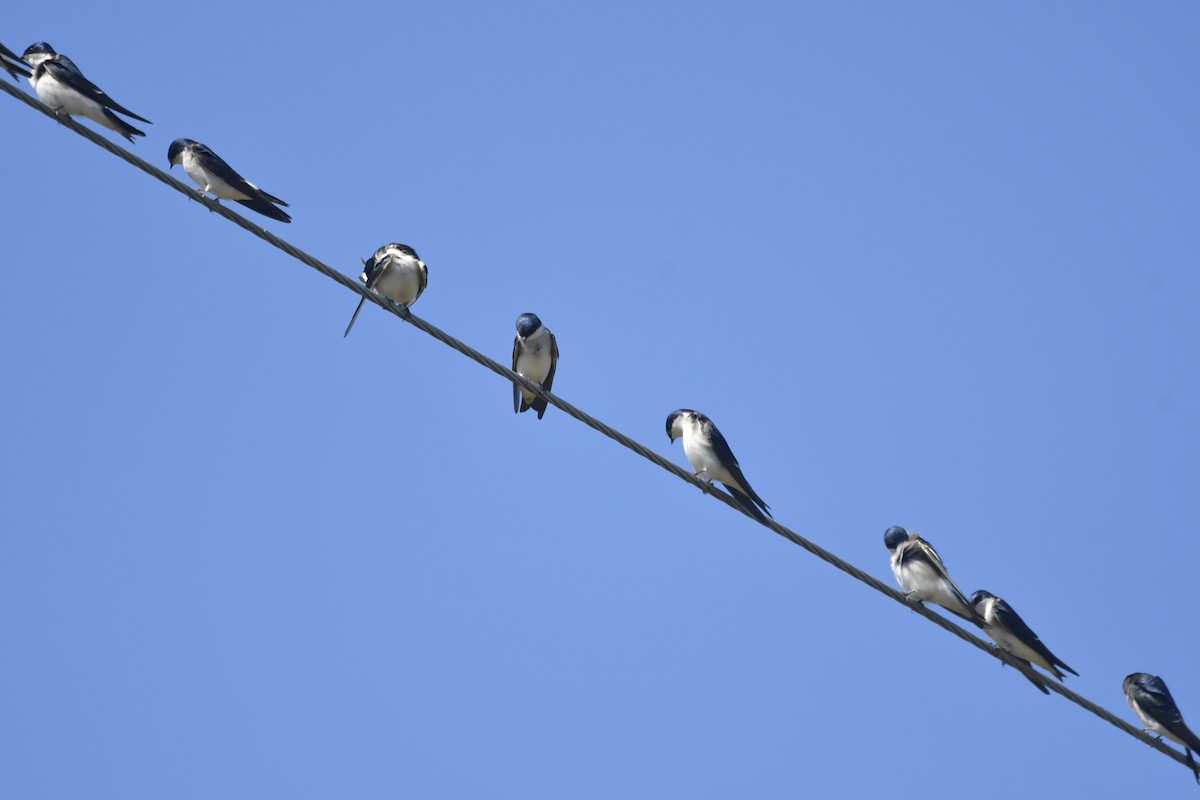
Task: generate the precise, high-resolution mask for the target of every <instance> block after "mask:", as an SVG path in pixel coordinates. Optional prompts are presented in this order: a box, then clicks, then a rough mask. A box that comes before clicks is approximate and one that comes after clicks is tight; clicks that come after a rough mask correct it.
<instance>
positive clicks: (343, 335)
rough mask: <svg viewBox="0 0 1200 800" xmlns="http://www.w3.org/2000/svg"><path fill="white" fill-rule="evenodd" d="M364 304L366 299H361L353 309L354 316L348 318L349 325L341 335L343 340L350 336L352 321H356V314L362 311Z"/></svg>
mask: <svg viewBox="0 0 1200 800" xmlns="http://www.w3.org/2000/svg"><path fill="white" fill-rule="evenodd" d="M365 302H367V298H365V297H363V298H360V299H359V301H358V308H356V309H354V316H353V317H351V318H350V324H349V325H347V326H346V332H345V333H343V334H342V338H343V339H345V338H346V337H347V336H349V335H350V329H351V328H353V327H354V321H355V320H356V319H358V312H360V311H362V307H363V303H365Z"/></svg>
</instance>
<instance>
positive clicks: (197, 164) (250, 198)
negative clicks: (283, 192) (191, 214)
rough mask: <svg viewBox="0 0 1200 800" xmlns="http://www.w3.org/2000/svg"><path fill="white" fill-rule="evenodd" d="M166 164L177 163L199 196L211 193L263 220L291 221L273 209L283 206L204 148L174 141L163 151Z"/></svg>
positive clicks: (282, 213)
mask: <svg viewBox="0 0 1200 800" xmlns="http://www.w3.org/2000/svg"><path fill="white" fill-rule="evenodd" d="M167 162H168V163H169V164H170V165H171V166H172V167H174V166H175V165H176V164H181V165H182V166H183V171H184V172H186V173H187V174H188V177H189V178H191V179H192V180H193V181H195V182H196V184H197V185H199V186H200V188H199V189H198V190H197V192H198V193H199V194H201V195H203V194H205V193H206V192H211V193H212V194H214V195H216V196H217V197H218V198H220V199H222V200H232V201H233V202H235V203H241V204H242V205H244V206H245V207H246V208H248V209H250V210H251V211H257V212H258V213H260V214H262V215H263V216H265V217H270V218H271V219H277V220H279V221H280V222H291V221H292V218H291V217H289V216H288V215H287V213H286V212H284V211H280V210H279V209H278V208H276V206H286V205H287V203H285V202H283V201H282V200H280V199H279V198H278V197H276V196H275V195H272V194H267V193H266V192H264V191H263V190H262V189H260V188H258V187H257V186H255V185H254V184H253V183H251V182H250V181H248V180H246V179H245V178H243V177H242V176H241V175H239V174H238V173H237V170H235V169H234V168H233V167H231V166H229V165H228V164H226V163H225V160H224V159H223V158H221V157H220V156H219V155H217V154H216V153H214V152H213V151H212V150H210V149H209V148H208V146H207V145H203V144H200V142H196V141H192V140H191V139H176V140H175V141H173V142H171V146H170V147H168V148H167Z"/></svg>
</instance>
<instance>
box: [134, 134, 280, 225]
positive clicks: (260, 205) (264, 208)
mask: <svg viewBox="0 0 1200 800" xmlns="http://www.w3.org/2000/svg"><path fill="white" fill-rule="evenodd" d="M143 135H144V134H143ZM234 202H235V203H241V204H242V205H244V206H245V207H246V208H248V209H250V210H251V211H257V212H258V213H260V214H262V215H263V216H264V217H270V218H271V219H277V220H279V221H280V222H291V221H292V218H291V217H289V216H288V215H287V212H284V211H280V210H279V209H278V208H276V207H275V206H273V205H271V204H270V203H268V202H267V201H266V200H265V199H261V200H260V199H259V198H257V197H248V198H246V199H244V200H235V201H234Z"/></svg>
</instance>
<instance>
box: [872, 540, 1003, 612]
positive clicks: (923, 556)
mask: <svg viewBox="0 0 1200 800" xmlns="http://www.w3.org/2000/svg"><path fill="white" fill-rule="evenodd" d="M883 543H884V544H885V545H886V546H887V549H888V550H890V551H892V574H894V575H895V576H896V582H897V583H899V584H900V588H901V589H903V590H904V596H905V597H907V598H908V599H909V600H917V601H920V602H924V601H926V600H928V601H929V602H931V603H935V604H937V605H939V606H941V607H942V608H944V609H946V610H947V611H949V612H950V613H952V614H957V615H958V616H960V617H962V618H963V619H965V620H966V621H967V622H971V623H974V624H975V625H978V626H979V627H981V628H982V627H983V620H982V619H981V618H980V616H979V613H978V612H977V611H976V610H975V608H974V607H973V606H972V605H971V603H970V602H969V601H968V600H967V597H966V595H964V594H963V593H962V590H961V589H959V588H958V586H957V585H956V584H955V583H954V581H953V580H951V578H950V575H949V573H947V572H946V565H945V564H943V563H942V559H941V557H940V556H939V555H938V554H937V551H936V550H934V549H933V545H931V544H929V542H927V541H925V540H924V539H922V538H921V534H919V533H917V532H916V531H914V532H913V533H911V534H910V533H909V532H908V531H906V530H904V528H901V527H900V526H899V525H893V526H892V527H890V528H888V529H887V530H886V531H885V532H884V534H883Z"/></svg>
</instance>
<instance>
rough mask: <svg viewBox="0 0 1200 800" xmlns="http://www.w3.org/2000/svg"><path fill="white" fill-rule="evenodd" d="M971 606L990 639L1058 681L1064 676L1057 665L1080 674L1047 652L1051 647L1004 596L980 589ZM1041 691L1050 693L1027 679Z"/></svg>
mask: <svg viewBox="0 0 1200 800" xmlns="http://www.w3.org/2000/svg"><path fill="white" fill-rule="evenodd" d="M971 606H972V607H974V609H975V610H976V611H977V612H978V613H979V616H980V617H982V618H983V621H984V623H985V627H984V629H983V630H984V633H986V634H987V635H988V636H990V637H991V638H992V641H994V642H995V643H996V644H998V645H1000V646H1001V647H1003V648H1004V649H1005V650H1007V651H1008V652H1009V653H1011V654H1012V655H1014V656H1016V657H1017V658H1020V659H1024V660H1025V661H1028V662H1031V663H1033V664H1037V665H1038V666H1039V667H1041V668H1042V669H1044V670H1046V671H1047V672H1049V673H1050V674H1051V675H1053V676H1054V677H1056V678H1058V680H1059V681H1062V679H1063V678H1064V677H1065V676H1064V675H1063V674H1062V672H1059V670H1058V668H1059V667H1062V668H1063V669H1064V670H1066V671H1067V672H1069V673H1071V674H1072V675H1075V676H1076V677H1078V676H1079V673H1078V672H1076V671H1075V670H1073V669H1071V668H1070V667H1068V666H1067V665H1066V664H1065V663H1063V661H1062V659H1060V658H1059V657H1058V656H1056V655H1054V653H1051V652H1050V648H1049V647H1046V645H1044V644H1043V643H1042V640H1041V639H1039V638H1038V635H1037V634H1036V633H1034V632H1033V630H1032V629H1031V628H1030V627H1029V626H1028V625H1026V624H1025V620H1023V619H1021V615H1020V614H1018V613H1017V612H1016V611H1014V610H1013V607H1012V606H1010V605H1009V604H1008V603H1006V602H1004V600H1003V599H1001V598H999V597H996V595H994V594H992V593H991V592H989V591H986V590H984V589H980V590H979V591H977V592H975V593H974V594H972V595H971ZM1030 682H1031V683H1033V685H1034V686H1036V687H1037V688H1038V689H1039V690H1040V691H1041V692H1042V693H1043V694H1050V691H1049V690H1048V689H1047V688H1046V687H1045V686H1042V685H1041V684H1040V683H1036V682H1034V681H1032V680H1031V681H1030Z"/></svg>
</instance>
